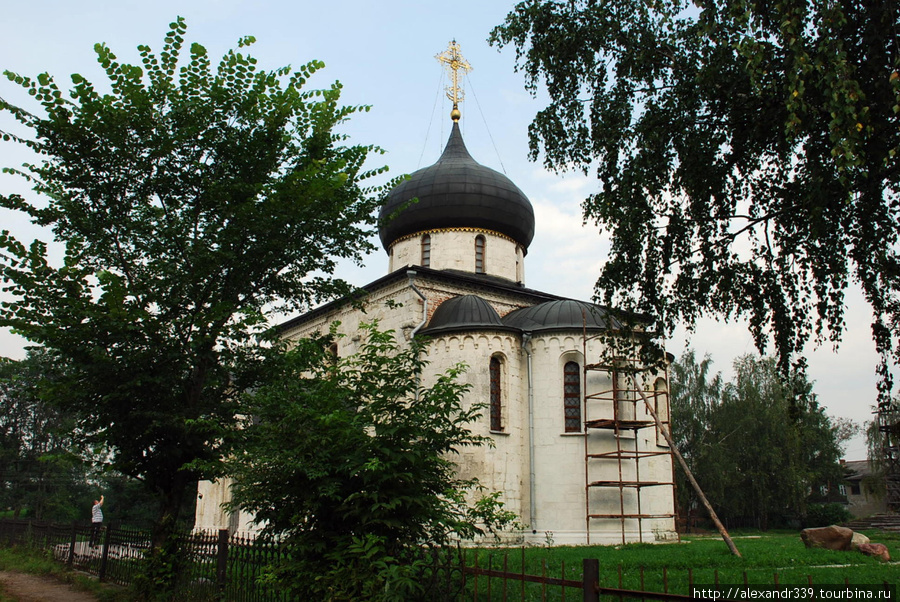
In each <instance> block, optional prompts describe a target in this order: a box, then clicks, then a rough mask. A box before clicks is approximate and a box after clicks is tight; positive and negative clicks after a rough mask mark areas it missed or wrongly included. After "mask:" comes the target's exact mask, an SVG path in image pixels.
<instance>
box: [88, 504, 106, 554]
mask: <svg viewBox="0 0 900 602" xmlns="http://www.w3.org/2000/svg"><path fill="white" fill-rule="evenodd" d="M102 528H103V496H102V495H101V496H100V499H99V500H94V506H93V507H92V508H91V547H93V546H95V545H97V543H98V542H99V541H100V529H102Z"/></svg>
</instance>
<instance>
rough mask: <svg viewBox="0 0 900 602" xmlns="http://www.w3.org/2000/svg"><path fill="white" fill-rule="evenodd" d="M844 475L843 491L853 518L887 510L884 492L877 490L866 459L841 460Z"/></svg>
mask: <svg viewBox="0 0 900 602" xmlns="http://www.w3.org/2000/svg"><path fill="white" fill-rule="evenodd" d="M841 465H842V466H843V467H844V470H845V472H846V475H847V476H846V477H845V478H844V484H843V485H842V487H843V490H844V491H843V493H844V494H845V495H846V498H847V509H848V510H849V511H850V514H852V515H853V516H854V517H855V518H864V517H866V516H872V515H873V514H882V513H884V512H887V501H886V500H885V496H884V492H883V491H879V487H878V486H877V483H876V482H874V478H875V477H874V476H873V473H872V467H871V465H870V464H869V462H868V460H853V461H849V462H848V461H844V460H841Z"/></svg>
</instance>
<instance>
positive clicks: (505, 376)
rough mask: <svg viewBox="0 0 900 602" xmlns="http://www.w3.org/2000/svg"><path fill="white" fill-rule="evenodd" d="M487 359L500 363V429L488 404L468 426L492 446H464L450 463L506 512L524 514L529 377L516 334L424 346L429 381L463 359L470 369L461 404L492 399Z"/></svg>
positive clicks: (438, 340)
mask: <svg viewBox="0 0 900 602" xmlns="http://www.w3.org/2000/svg"><path fill="white" fill-rule="evenodd" d="M491 357H497V358H498V359H500V361H501V395H502V412H501V416H502V419H501V427H502V430H501V431H491V428H490V427H491V422H490V408H489V407H488V406H487V405H486V407H485V408H484V409H483V410H482V412H481V417H480V418H479V419H478V420H477V421H476V422H475V423H473V424H471V425H470V427H469V428H470V429H471V430H472V432H474V433H475V434H478V435H483V436H486V437H490V438H491V439H492V440H493V441H494V446H493V447H489V446H479V447H470V448H463V449H462V450H460V454H459V456H458V457H456V458H453V461H454V462H456V463H457V465H458V466H459V467H460V476H461V477H462V478H472V477H475V478H477V479H478V480H479V482H480V483H481V484H482V485H483V486H485V487H486V488H487V490H488V491H489V492H490V491H501V492H503V496H502V497H501V501H502V502H503V503H504V504H505V506H506V508H507V509H508V510H511V511H513V512H515V513H516V514H517V515H519V516H520V517H522V516H526V517H527V509H528V504H529V501H528V490H527V479H528V464H527V462H528V456H527V437H528V431H527V429H528V415H527V403H526V402H527V399H526V397H525V393H526V391H527V380H526V378H527V375H526V374H525V371H524V362H523V353H522V351H521V345H520V343H519V337H518V336H517V335H513V334H510V333H506V332H489V331H484V332H474V333H466V332H461V333H452V334H447V335H442V336H436V337H434V338H433V339H432V341H431V343H430V344H429V346H428V350H427V358H428V361H429V365H428V367H427V368H426V377H425V378H424V379H423V382H425V383H427V382H428V381H429V380H430V379H433V378H435V375H437V374H439V373H441V372H443V371H444V370H446V369H447V368H449V367H451V366H453V365H455V364H457V363H459V362H462V363H465V364H466V365H467V366H468V368H467V369H466V371H465V372H464V373H463V374H462V375H461V376H460V379H459V380H460V382H462V383H465V384H468V385H470V387H471V388H470V390H469V392H468V393H467V395H466V396H465V398H464V406H465V407H466V408H470V407H471V406H472V404H476V403H484V404H489V403H490V393H489V392H490V374H489V363H490V360H491Z"/></svg>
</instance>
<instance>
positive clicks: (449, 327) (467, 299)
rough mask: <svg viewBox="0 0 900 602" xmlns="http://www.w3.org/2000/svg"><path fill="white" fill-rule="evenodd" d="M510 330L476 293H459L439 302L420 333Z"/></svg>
mask: <svg viewBox="0 0 900 602" xmlns="http://www.w3.org/2000/svg"><path fill="white" fill-rule="evenodd" d="M485 329H491V330H512V329H511V328H509V327H508V326H505V325H504V324H503V321H502V320H500V315H499V314H498V313H497V311H496V310H495V309H494V308H493V307H491V305H490V304H489V303H488V302H487V301H485V300H484V299H482V298H481V297H479V296H477V295H460V296H458V297H452V298H450V299H447V300H446V301H444V302H443V303H441V304H440V305H439V306H438V308H437V309H436V310H434V314H432V316H431V320H429V322H428V326H427V327H425V328H424V329H422V334H440V333H443V332H451V331H459V330H485Z"/></svg>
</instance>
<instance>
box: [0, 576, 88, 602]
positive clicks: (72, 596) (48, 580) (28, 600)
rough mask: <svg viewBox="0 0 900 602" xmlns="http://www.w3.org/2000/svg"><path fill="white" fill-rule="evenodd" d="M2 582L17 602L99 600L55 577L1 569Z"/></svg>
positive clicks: (85, 601) (10, 596) (82, 601)
mask: <svg viewBox="0 0 900 602" xmlns="http://www.w3.org/2000/svg"><path fill="white" fill-rule="evenodd" d="M0 584H2V585H3V593H4V595H6V596H7V597H9V598H12V599H13V600H16V601H17V602H97V598H95V597H94V596H92V595H91V594H88V593H85V592H82V591H78V590H76V589H74V588H73V587H72V586H71V585H68V584H66V583H62V582H60V581H59V580H57V579H54V578H53V577H45V576H39V575H29V574H27V573H13V572H10V571H0Z"/></svg>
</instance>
